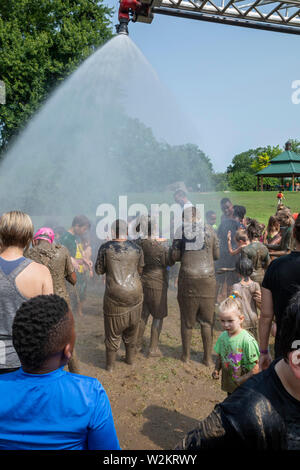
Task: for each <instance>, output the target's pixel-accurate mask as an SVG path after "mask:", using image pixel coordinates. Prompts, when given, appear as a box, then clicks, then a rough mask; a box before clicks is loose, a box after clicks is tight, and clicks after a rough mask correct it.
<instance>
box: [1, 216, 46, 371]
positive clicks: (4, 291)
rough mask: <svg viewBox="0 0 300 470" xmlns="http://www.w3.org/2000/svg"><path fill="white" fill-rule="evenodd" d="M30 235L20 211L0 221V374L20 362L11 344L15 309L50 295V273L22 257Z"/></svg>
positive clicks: (26, 217) (28, 220) (29, 221)
mask: <svg viewBox="0 0 300 470" xmlns="http://www.w3.org/2000/svg"><path fill="white" fill-rule="evenodd" d="M32 236H33V225H32V222H31V219H30V217H29V216H28V215H27V214H24V213H22V212H17V211H14V212H9V213H5V214H3V215H2V217H1V219H0V240H1V244H2V252H1V257H0V338H1V341H2V342H3V343H4V344H3V343H2V346H4V348H3V349H4V353H3V354H4V356H5V357H4V359H3V360H2V361H1V362H0V372H1V373H3V372H7V371H9V370H11V369H15V368H18V367H19V366H20V362H19V360H18V357H17V355H16V352H15V350H14V347H13V345H12V323H13V319H14V316H15V312H16V310H17V309H18V308H19V307H20V305H21V304H22V302H24V301H25V300H27V299H29V298H31V297H35V296H36V295H40V294H50V293H52V292H53V283H52V278H51V274H50V272H49V270H48V268H46V267H45V266H42V265H39V264H38V263H35V262H33V261H30V260H28V259H26V258H24V256H23V251H24V249H25V248H26V247H27V246H28V245H29V243H30V241H31V240H32Z"/></svg>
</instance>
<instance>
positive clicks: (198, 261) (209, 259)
mask: <svg viewBox="0 0 300 470" xmlns="http://www.w3.org/2000/svg"><path fill="white" fill-rule="evenodd" d="M189 243H190V242H189ZM219 255H220V251H219V240H218V237H217V235H216V232H215V231H214V229H213V228H212V227H211V226H210V225H205V226H204V242H203V246H202V248H201V249H200V250H188V249H186V240H185V238H184V237H183V238H182V239H174V241H173V245H172V257H173V260H174V261H181V266H180V271H179V276H180V277H181V278H193V279H199V278H203V277H214V276H215V267H214V261H215V260H216V259H218V258H219Z"/></svg>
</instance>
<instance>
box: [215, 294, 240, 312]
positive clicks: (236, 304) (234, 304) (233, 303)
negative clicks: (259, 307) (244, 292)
mask: <svg viewBox="0 0 300 470" xmlns="http://www.w3.org/2000/svg"><path fill="white" fill-rule="evenodd" d="M241 299H242V297H241V296H240V294H239V293H238V292H236V291H234V292H233V293H232V294H231V295H230V296H229V297H227V299H225V300H223V302H221V304H220V307H219V312H220V313H223V312H228V311H229V310H230V311H231V310H236V312H237V313H238V315H239V316H244V309H243V304H242V301H241Z"/></svg>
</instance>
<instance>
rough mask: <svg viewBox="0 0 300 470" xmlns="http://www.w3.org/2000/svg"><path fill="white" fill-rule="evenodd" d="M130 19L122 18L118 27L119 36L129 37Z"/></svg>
mask: <svg viewBox="0 0 300 470" xmlns="http://www.w3.org/2000/svg"><path fill="white" fill-rule="evenodd" d="M128 23H129V21H128V19H127V18H120V23H119V24H117V25H116V31H117V33H118V34H126V35H127V36H128Z"/></svg>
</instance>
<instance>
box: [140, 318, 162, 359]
mask: <svg viewBox="0 0 300 470" xmlns="http://www.w3.org/2000/svg"><path fill="white" fill-rule="evenodd" d="M149 316H150V313H148V312H142V316H141V320H140V324H139V332H138V339H137V351H138V352H140V351H141V350H142V348H143V338H144V333H145V329H146V326H147V322H148V319H149ZM162 325H163V319H156V318H153V320H152V325H151V337H150V346H149V351H148V354H147V355H148V357H157V356H161V353H160V350H159V348H158V343H159V336H160V333H161V330H162Z"/></svg>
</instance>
